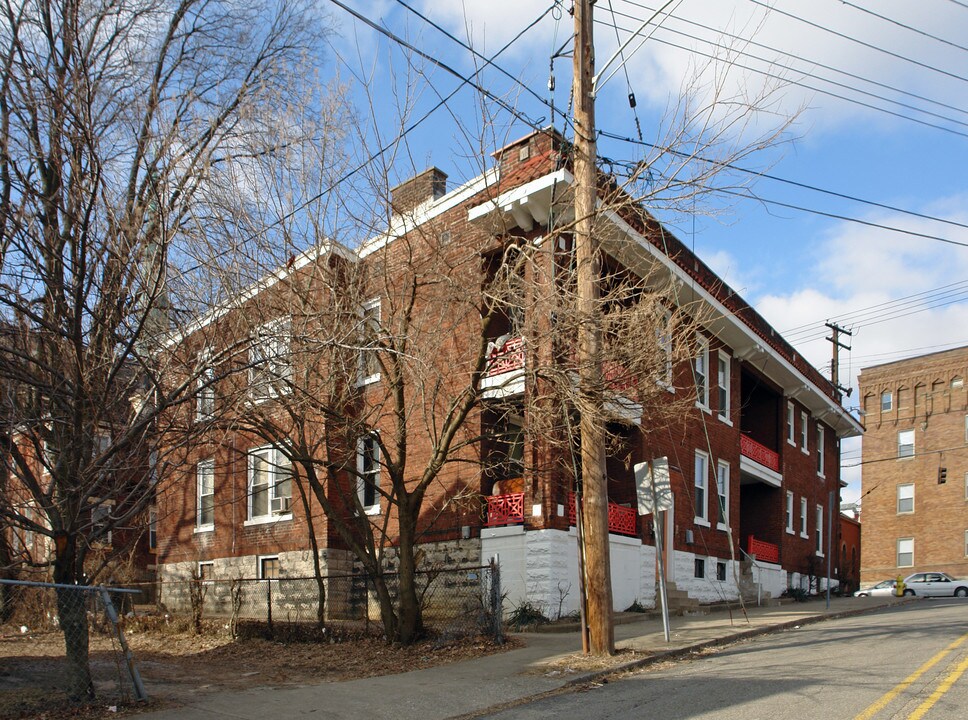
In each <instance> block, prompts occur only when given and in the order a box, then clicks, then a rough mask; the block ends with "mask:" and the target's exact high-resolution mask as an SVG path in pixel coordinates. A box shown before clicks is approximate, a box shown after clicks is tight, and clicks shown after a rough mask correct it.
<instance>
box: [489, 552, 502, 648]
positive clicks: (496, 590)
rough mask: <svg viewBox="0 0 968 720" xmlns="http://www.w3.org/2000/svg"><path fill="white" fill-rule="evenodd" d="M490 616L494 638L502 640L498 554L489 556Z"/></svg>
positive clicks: (500, 641)
mask: <svg viewBox="0 0 968 720" xmlns="http://www.w3.org/2000/svg"><path fill="white" fill-rule="evenodd" d="M490 565H491V617H492V618H493V620H492V622H493V623H494V628H493V631H494V639H495V640H496V641H497V642H498V643H503V642H504V609H503V599H504V598H503V593H502V592H501V564H500V562H499V556H497V555H495V556H494V557H492V558H491V562H490Z"/></svg>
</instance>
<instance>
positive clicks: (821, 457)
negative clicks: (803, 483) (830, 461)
mask: <svg viewBox="0 0 968 720" xmlns="http://www.w3.org/2000/svg"><path fill="white" fill-rule="evenodd" d="M823 443H824V427H823V425H821V424H820V423H817V477H821V478H822V477H826V475H824V462H825V460H826V457H825V454H824V446H823Z"/></svg>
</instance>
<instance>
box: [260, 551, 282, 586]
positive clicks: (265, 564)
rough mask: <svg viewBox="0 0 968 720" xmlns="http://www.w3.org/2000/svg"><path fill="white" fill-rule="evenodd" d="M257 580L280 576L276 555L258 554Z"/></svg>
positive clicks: (273, 578)
mask: <svg viewBox="0 0 968 720" xmlns="http://www.w3.org/2000/svg"><path fill="white" fill-rule="evenodd" d="M258 569H259V580H278V579H279V578H280V577H281V573H280V568H279V556H278V555H261V556H259V565H258Z"/></svg>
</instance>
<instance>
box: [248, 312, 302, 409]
mask: <svg viewBox="0 0 968 720" xmlns="http://www.w3.org/2000/svg"><path fill="white" fill-rule="evenodd" d="M291 380H292V321H291V320H290V319H289V318H280V319H278V320H273V321H271V322H267V323H264V324H263V325H260V326H259V327H258V328H256V331H255V333H253V336H252V340H251V344H250V345H249V395H250V397H251V398H252V401H253V402H256V403H261V402H265V401H267V400H271V399H272V398H276V397H279V396H281V395H288V394H289V392H290V391H291V389H292V388H291V387H290V386H289V382H290V381H291Z"/></svg>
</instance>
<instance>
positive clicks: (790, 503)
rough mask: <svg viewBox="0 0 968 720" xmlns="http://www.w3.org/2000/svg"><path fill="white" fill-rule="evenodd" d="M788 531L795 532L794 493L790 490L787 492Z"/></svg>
mask: <svg viewBox="0 0 968 720" xmlns="http://www.w3.org/2000/svg"><path fill="white" fill-rule="evenodd" d="M786 531H787V532H788V533H790V534H791V535H792V534H793V493H792V492H790V491H789V490H787V494H786Z"/></svg>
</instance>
